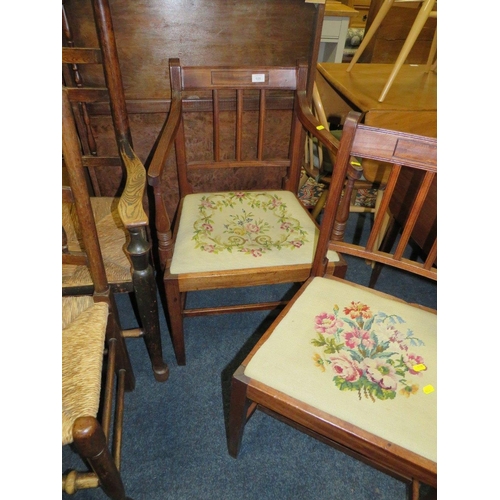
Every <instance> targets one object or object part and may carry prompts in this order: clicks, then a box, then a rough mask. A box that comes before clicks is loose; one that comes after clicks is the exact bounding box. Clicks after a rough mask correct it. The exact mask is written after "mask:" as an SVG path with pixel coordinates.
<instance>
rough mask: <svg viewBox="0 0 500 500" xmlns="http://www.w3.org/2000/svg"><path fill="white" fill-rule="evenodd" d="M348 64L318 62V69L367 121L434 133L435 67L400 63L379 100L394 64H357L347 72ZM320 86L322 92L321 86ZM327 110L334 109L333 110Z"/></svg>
mask: <svg viewBox="0 0 500 500" xmlns="http://www.w3.org/2000/svg"><path fill="white" fill-rule="evenodd" d="M348 66H349V65H348V64H347V63H341V64H334V63H318V72H319V73H320V75H321V76H322V77H323V78H324V79H325V80H326V81H327V82H328V84H329V85H330V86H331V87H332V89H333V90H334V91H335V92H336V93H337V94H338V95H339V96H340V97H341V98H342V99H344V100H345V101H346V102H347V104H348V105H350V107H351V108H352V109H354V110H356V111H361V112H362V113H366V115H365V119H364V122H365V123H366V124H367V125H372V126H375V127H384V128H389V129H393V130H400V131H402V132H410V133H413V134H420V135H426V136H429V137H436V136H437V75H436V73H435V72H434V71H430V72H428V73H425V64H422V65H413V64H405V65H403V66H402V68H401V70H400V72H399V74H398V78H397V79H396V80H395V81H394V83H393V86H392V88H391V92H390V93H389V94H388V95H387V97H386V99H385V101H384V102H378V97H379V95H380V91H381V90H382V89H383V87H384V85H385V82H386V81H387V78H388V77H389V75H390V73H391V71H392V68H393V66H394V65H393V64H368V63H364V64H357V65H356V66H354V68H353V69H352V71H350V72H349V73H348V72H347V71H346V70H347V67H348ZM318 87H319V86H318ZM319 88H320V94H321V93H322V89H324V86H323V87H319ZM322 97H323V96H322ZM328 111H333V112H334V113H335V110H328Z"/></svg>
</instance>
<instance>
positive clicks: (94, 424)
mask: <svg viewBox="0 0 500 500" xmlns="http://www.w3.org/2000/svg"><path fill="white" fill-rule="evenodd" d="M73 440H74V444H75V447H76V448H77V450H78V452H79V454H80V455H81V456H82V457H83V458H84V459H85V460H87V461H88V463H89V465H90V466H91V467H92V470H93V471H94V472H95V473H96V474H97V476H98V478H99V484H100V486H101V488H102V489H103V491H104V492H105V493H106V495H108V496H109V498H111V499H113V500H126V498H127V497H126V496H125V488H124V486H123V482H122V479H121V476H120V472H119V471H118V468H117V466H116V464H115V462H114V460H113V457H112V456H111V452H110V450H109V448H108V446H107V442H106V436H105V435H104V432H103V430H102V427H101V426H100V425H99V422H98V421H97V420H96V419H95V418H93V417H80V418H78V419H76V421H75V424H74V427H73Z"/></svg>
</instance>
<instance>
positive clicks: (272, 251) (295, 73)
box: [148, 59, 344, 364]
mask: <svg viewBox="0 0 500 500" xmlns="http://www.w3.org/2000/svg"><path fill="white" fill-rule="evenodd" d="M169 69H170V83H171V106H170V111H169V115H168V118H167V121H166V123H165V125H164V127H163V130H162V132H161V135H160V137H159V138H158V140H157V143H156V149H155V150H154V155H153V156H152V160H151V163H150V165H149V168H148V176H149V184H150V185H151V186H152V187H153V191H154V199H155V204H156V207H155V208H156V230H157V240H158V254H159V260H160V261H161V265H162V268H163V272H164V284H165V294H166V301H167V308H168V314H169V320H170V331H171V335H172V340H173V344H174V350H175V353H176V358H177V362H178V363H179V364H184V363H185V352H184V329H183V319H184V317H186V316H192V315H199V314H214V313H216V312H217V313H222V312H237V311H246V310H262V309H272V308H275V307H281V306H282V305H283V304H284V301H283V300H277V301H269V302H265V303H264V302H255V303H252V304H237V305H222V306H220V305H216V306H214V307H204V308H189V309H188V308H186V307H185V306H184V304H185V298H186V297H185V294H186V293H187V292H189V291H194V290H208V289H215V288H220V289H229V288H238V287H247V286H257V285H271V284H278V283H294V282H303V281H304V280H305V279H307V277H308V276H309V273H310V269H311V265H312V259H313V255H314V248H315V244H316V240H317V236H318V234H319V228H318V225H317V223H316V222H315V221H314V220H313V218H312V217H311V216H310V214H309V213H308V212H307V210H306V209H305V208H304V207H303V206H302V204H301V203H300V201H299V200H298V197H297V191H298V182H299V178H300V167H301V164H302V155H303V153H304V140H305V129H304V126H305V125H304V122H307V121H308V120H309V117H308V116H306V115H305V114H300V113H299V112H298V99H299V98H300V97H299V96H302V99H304V100H307V98H306V85H307V75H308V69H307V66H306V65H304V64H299V65H297V66H293V67H271V66H261V67H245V66H235V67H229V66H224V67H184V66H181V64H180V61H179V59H170V61H169ZM309 126H312V125H309ZM171 153H172V154H174V153H175V163H176V171H177V179H178V190H179V194H180V203H179V207H178V209H177V213H176V215H175V218H176V224H175V228H174V229H172V228H171V224H170V218H169V214H168V213H167V210H166V205H165V199H166V198H167V197H168V194H169V193H172V191H171V190H172V187H171V185H170V184H168V185H167V183H166V178H167V176H166V175H165V176H164V175H163V173H164V171H165V170H166V166H167V164H169V158H170V154H171ZM163 177H165V179H164V178H163ZM215 181H217V182H216V184H217V186H218V191H214V186H215ZM220 186H223V190H220V189H221V187H220ZM343 268H344V267H343V262H342V261H341V260H340V259H339V258H338V256H336V255H334V254H333V253H331V254H330V263H329V270H330V272H331V273H334V272H335V273H336V274H338V275H340V274H341V273H342V272H343V271H342V270H343Z"/></svg>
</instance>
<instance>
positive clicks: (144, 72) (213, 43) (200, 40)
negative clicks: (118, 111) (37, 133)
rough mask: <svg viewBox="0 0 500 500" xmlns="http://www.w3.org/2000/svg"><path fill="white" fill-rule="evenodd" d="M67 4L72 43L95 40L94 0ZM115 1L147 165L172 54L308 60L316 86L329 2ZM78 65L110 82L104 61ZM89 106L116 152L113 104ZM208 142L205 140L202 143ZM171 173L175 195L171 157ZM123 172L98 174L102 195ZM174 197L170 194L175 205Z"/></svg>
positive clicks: (134, 121)
mask: <svg viewBox="0 0 500 500" xmlns="http://www.w3.org/2000/svg"><path fill="white" fill-rule="evenodd" d="M64 6H65V10H66V14H67V17H68V22H69V25H70V27H71V30H72V34H73V41H74V45H75V46H76V47H97V46H98V41H97V35H96V31H95V26H94V20H93V14H92V7H91V4H90V1H89V0H66V1H65V2H64ZM110 8H111V14H112V19H113V26H114V31H115V37H116V44H117V49H118V55H119V59H120V66H121V70H122V76H123V84H124V90H125V98H126V101H127V110H128V113H129V120H130V127H131V131H132V138H133V145H134V149H135V150H136V153H137V154H138V156H139V157H140V158H141V160H142V161H144V162H145V163H146V165H147V162H148V156H149V153H150V151H151V148H152V147H153V145H154V141H155V139H156V137H157V135H158V133H159V131H160V129H161V126H162V125H163V123H164V121H165V118H166V116H167V113H168V110H169V104H170V102H169V98H170V83H169V78H168V59H169V58H170V57H179V58H180V61H181V64H183V65H247V64H248V65H282V66H289V65H295V64H296V61H297V59H304V60H306V61H308V63H309V66H310V68H312V70H313V71H312V72H311V75H310V76H311V78H310V82H311V85H312V81H313V79H314V73H315V67H316V61H317V52H318V47H319V37H320V33H321V25H322V22H323V12H324V6H323V5H318V4H314V3H307V2H305V1H304V0H238V1H229V0H147V1H146V0H133V1H132V0H110ZM63 44H65V42H64V40H63ZM80 69H81V74H82V78H83V81H84V84H85V85H87V86H103V85H104V76H103V74H102V70H101V68H100V67H99V66H98V65H96V66H93V65H92V66H90V65H86V67H81V68H80ZM89 112H90V115H91V117H90V118H91V127H92V130H93V132H94V134H95V138H96V142H97V151H98V155H99V156H103V155H116V154H117V151H116V144H115V140H114V136H113V130H112V124H111V118H110V115H109V107H108V106H107V105H106V104H104V103H93V104H91V105H89ZM274 120H275V122H274V124H271V126H273V127H274V128H275V129H276V142H277V143H279V135H280V130H281V126H282V125H283V124H284V123H286V117H284V116H282V113H280V112H277V113H275V118H274ZM283 120H285V122H284V123H282V121H283ZM203 143H204V141H203V139H200V147H203ZM165 177H166V178H165V179H164V182H165V183H168V184H170V190H171V192H172V196H173V197H174V194H175V191H176V178H175V172H174V166H173V158H171V159H170V160H169V168H168V171H167V173H166V176H165ZM120 178H121V171H120V168H118V167H114V170H111V171H110V170H108V169H106V173H102V174H101V175H99V184H100V188H101V192H102V194H104V195H114V194H116V192H117V190H118V189H119V186H120ZM214 184H215V186H214V187H217V182H215V183H214ZM176 202H177V200H176V199H174V198H172V200H170V201H169V205H170V207H171V210H172V212H173V210H174V207H175V204H176Z"/></svg>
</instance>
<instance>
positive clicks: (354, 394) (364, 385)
mask: <svg viewBox="0 0 500 500" xmlns="http://www.w3.org/2000/svg"><path fill="white" fill-rule="evenodd" d="M436 358H437V336H436V314H434V313H433V312H430V311H428V310H425V309H422V308H419V307H418V306H413V305H410V304H407V303H406V302H402V301H399V300H398V299H392V298H391V297H390V296H388V295H385V294H380V292H376V293H374V292H373V290H371V289H368V288H365V287H362V286H359V285H353V284H351V283H347V282H345V281H340V280H337V279H336V278H331V279H330V278H320V277H317V278H314V279H313V280H312V281H311V282H310V283H309V285H308V286H307V288H306V290H305V292H304V293H303V294H301V295H300V296H299V298H298V300H297V301H296V302H295V303H294V304H293V306H292V308H291V309H290V311H289V312H288V313H287V314H286V315H285V317H284V318H283V319H282V321H281V322H280V323H279V325H278V326H277V327H276V329H275V330H274V331H273V333H272V334H271V336H270V337H269V338H268V339H267V340H266V341H265V342H264V344H263V345H262V346H261V347H260V348H259V350H258V351H257V352H256V354H255V355H254V356H253V357H252V359H251V360H250V362H249V363H248V365H247V366H246V368H245V372H244V373H245V375H246V376H248V377H250V378H251V379H253V380H255V381H258V382H261V383H263V384H265V385H267V386H270V387H272V388H274V389H277V390H278V391H280V392H283V393H285V394H287V395H289V396H291V397H293V398H295V399H297V400H299V401H302V402H304V403H306V404H308V405H311V406H313V407H314V408H317V409H319V410H322V411H324V412H326V413H328V414H330V415H333V416H335V417H337V418H340V419H342V420H344V421H346V422H349V423H350V424H353V425H355V426H357V427H359V428H361V429H364V430H365V431H368V432H370V433H372V434H374V435H376V436H379V437H381V438H382V439H384V440H387V441H388V442H391V443H395V444H397V445H400V446H402V447H404V448H406V449H409V450H411V451H413V452H414V453H417V454H418V455H421V456H423V457H425V458H427V459H430V460H433V461H437V457H436V445H437V423H436V422H437V403H436V394H437V366H436V361H437V359H436Z"/></svg>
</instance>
